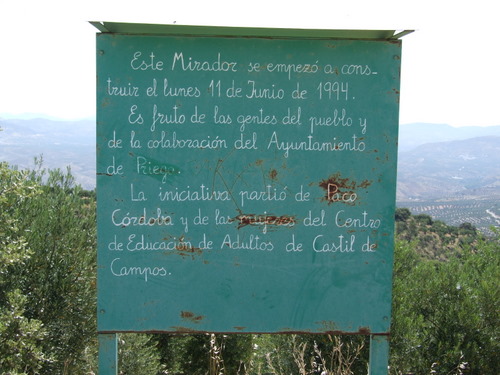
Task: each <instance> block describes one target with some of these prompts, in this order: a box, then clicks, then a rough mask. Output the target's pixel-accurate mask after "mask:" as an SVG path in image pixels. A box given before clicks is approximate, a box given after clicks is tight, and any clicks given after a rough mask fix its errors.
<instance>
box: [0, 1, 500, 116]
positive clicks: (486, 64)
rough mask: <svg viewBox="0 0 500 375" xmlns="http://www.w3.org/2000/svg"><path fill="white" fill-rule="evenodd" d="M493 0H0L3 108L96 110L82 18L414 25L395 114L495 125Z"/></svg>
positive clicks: (499, 60) (52, 112) (90, 43)
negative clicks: (243, 0) (398, 103)
mask: <svg viewBox="0 0 500 375" xmlns="http://www.w3.org/2000/svg"><path fill="white" fill-rule="evenodd" d="M494 3H495V2H494V1H491V0H489V1H485V0H476V1H474V2H470V1H461V2H457V1H451V0H442V1H439V0H434V1H429V0H420V1H415V0H414V1H405V0H379V1H371V0H358V1H356V0H350V1H336V0H333V1H332V0H330V1H327V0H321V1H319V0H308V1H306V2H293V1H270V0H267V1H262V0H253V1H249V2H241V1H236V0H232V1H227V0H224V1H220V0H213V1H210V2H208V1H201V0H199V1H189V0H185V1H182V2H171V1H159V0H141V1H129V0H122V1H119V0H112V1H105V0H99V1H95V0H85V1H82V0H74V1H67V0H66V1H62V0H45V1H37V0H27V1H7V0H0V35H1V36H0V48H1V56H2V58H1V59H0V116H1V115H6V114H11V115H18V114H21V113H25V112H30V113H37V114H43V115H48V116H52V117H57V118H64V119H75V118H86V117H92V116H94V115H95V49H94V46H95V33H96V32H97V30H96V29H95V28H94V27H93V26H91V25H90V24H89V23H88V22H87V21H115V22H138V23H160V24H172V23H174V22H175V23H176V24H182V25H213V26H246V27H286V28H309V29H314V28H318V29H384V30H393V29H395V30H404V29H414V30H416V31H415V32H414V33H413V34H410V35H408V36H406V37H404V38H403V60H402V77H401V78H402V81H401V107H400V122H401V123H403V124H405V123H412V122H431V123H446V124H449V125H453V126H466V125H472V126H489V125H500V111H499V103H500V93H499V90H500V89H499V87H500V69H499V68H498V67H499V66H500V49H499V48H498V39H499V36H500V32H499V30H498V28H497V26H496V25H497V24H498V19H497V18H498V11H497V6H496V5H495V4H494Z"/></svg>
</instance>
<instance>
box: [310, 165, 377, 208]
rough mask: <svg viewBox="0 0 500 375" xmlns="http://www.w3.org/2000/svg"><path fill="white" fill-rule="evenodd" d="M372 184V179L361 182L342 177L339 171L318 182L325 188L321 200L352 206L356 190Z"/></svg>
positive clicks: (354, 202)
mask: <svg viewBox="0 0 500 375" xmlns="http://www.w3.org/2000/svg"><path fill="white" fill-rule="evenodd" d="M371 184H372V181H369V180H363V181H362V182H361V183H358V182H356V181H353V180H350V179H349V178H345V177H342V176H341V175H340V173H339V172H337V173H336V174H334V175H331V176H330V177H328V178H327V179H324V180H322V181H321V182H320V183H319V187H321V188H322V189H323V190H325V196H324V197H323V199H322V200H323V201H327V202H328V204H331V203H336V202H339V203H344V204H347V205H351V206H354V205H355V204H356V201H357V200H358V194H357V191H358V190H359V189H366V188H367V187H368V186H370V185H371Z"/></svg>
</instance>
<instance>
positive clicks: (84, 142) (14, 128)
mask: <svg viewBox="0 0 500 375" xmlns="http://www.w3.org/2000/svg"><path fill="white" fill-rule="evenodd" d="M0 128H1V129H2V130H3V131H1V132H0V161H7V162H8V163H9V164H11V165H16V166H18V167H19V168H32V167H33V166H34V164H33V160H34V157H39V156H40V155H43V159H44V165H45V167H48V168H61V169H64V168H66V166H68V165H69V166H71V169H72V172H73V175H74V176H75V177H76V179H77V181H78V182H79V183H80V184H81V185H82V186H84V187H85V188H87V189H93V188H94V187H95V121H94V120H80V121H55V120H49V119H44V118H34V119H0Z"/></svg>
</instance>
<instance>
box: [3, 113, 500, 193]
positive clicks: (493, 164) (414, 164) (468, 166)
mask: <svg viewBox="0 0 500 375" xmlns="http://www.w3.org/2000/svg"><path fill="white" fill-rule="evenodd" d="M0 128H2V129H3V131H2V132H0V161H7V162H8V163H9V164H11V165H17V166H18V167H19V168H29V167H33V159H34V157H35V156H40V155H43V159H44V165H45V166H46V167H48V168H62V169H64V168H66V166H68V165H69V166H71V169H72V173H73V175H74V176H75V177H76V179H77V181H78V182H79V183H80V184H81V185H82V186H83V187H85V188H87V189H93V188H94V187H95V120H80V121H55V120H52V119H44V118H32V119H12V118H8V119H1V118H0ZM481 197H488V198H492V197H498V198H499V199H500V125H499V126H490V127H472V126H470V127H462V128H454V127H451V126H449V125H445V124H426V123H414V124H406V125H401V126H400V131H399V162H398V191H397V200H398V202H415V201H419V200H439V199H441V200H456V199H464V198H469V199H474V198H481Z"/></svg>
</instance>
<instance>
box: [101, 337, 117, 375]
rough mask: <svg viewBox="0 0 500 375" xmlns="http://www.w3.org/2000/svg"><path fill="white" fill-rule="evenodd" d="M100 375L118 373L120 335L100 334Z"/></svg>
mask: <svg viewBox="0 0 500 375" xmlns="http://www.w3.org/2000/svg"><path fill="white" fill-rule="evenodd" d="M99 375H118V335H117V334H116V333H111V334H99Z"/></svg>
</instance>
